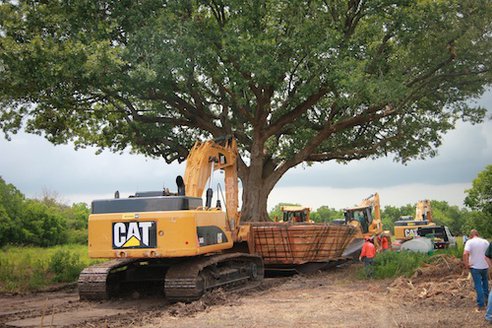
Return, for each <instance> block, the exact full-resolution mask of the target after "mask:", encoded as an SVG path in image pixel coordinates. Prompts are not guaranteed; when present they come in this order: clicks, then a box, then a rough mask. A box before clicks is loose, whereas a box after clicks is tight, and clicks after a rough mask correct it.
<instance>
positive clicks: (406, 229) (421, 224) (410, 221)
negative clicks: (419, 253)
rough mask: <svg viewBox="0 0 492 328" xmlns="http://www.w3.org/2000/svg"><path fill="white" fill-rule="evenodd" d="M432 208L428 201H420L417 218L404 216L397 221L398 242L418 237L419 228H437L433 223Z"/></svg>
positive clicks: (396, 233) (416, 212)
mask: <svg viewBox="0 0 492 328" xmlns="http://www.w3.org/2000/svg"><path fill="white" fill-rule="evenodd" d="M432 219H433V217H432V207H431V202H430V200H428V199H424V200H419V201H418V202H417V205H416V206H415V216H414V217H412V216H402V217H400V219H399V220H398V221H395V226H394V236H395V239H397V240H408V239H412V238H413V237H415V236H417V235H418V233H417V232H418V229H419V228H428V227H435V226H436V224H435V223H434V222H432Z"/></svg>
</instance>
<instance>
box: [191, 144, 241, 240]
mask: <svg viewBox="0 0 492 328" xmlns="http://www.w3.org/2000/svg"><path fill="white" fill-rule="evenodd" d="M237 156H238V148H237V143H236V140H235V139H234V138H232V137H228V138H224V139H216V140H209V141H206V142H200V141H197V142H196V143H195V145H194V146H193V148H192V149H191V150H190V153H189V155H188V158H187V160H186V170H185V176H184V183H185V186H186V196H191V197H202V195H203V192H204V190H205V187H206V184H207V181H208V179H209V178H210V179H211V178H212V174H213V172H214V171H215V170H224V173H225V192H226V204H225V205H226V212H227V216H228V219H229V220H233V221H234V222H233V223H234V227H237V226H238V224H239V212H238V175H237ZM232 229H233V227H231V230H232Z"/></svg>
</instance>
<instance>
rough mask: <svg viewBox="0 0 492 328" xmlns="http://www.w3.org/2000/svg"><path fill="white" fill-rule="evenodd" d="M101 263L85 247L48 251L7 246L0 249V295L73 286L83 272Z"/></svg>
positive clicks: (59, 248) (75, 246)
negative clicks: (64, 283) (92, 258)
mask: <svg viewBox="0 0 492 328" xmlns="http://www.w3.org/2000/svg"><path fill="white" fill-rule="evenodd" d="M96 262H100V260H91V259H89V257H88V256H87V246H85V245H63V246H55V247H49V248H41V247H17V246H6V247H4V248H2V249H0V292H27V291H36V290H39V289H42V288H45V287H47V286H49V285H52V284H54V283H60V282H74V281H76V280H77V277H78V275H79V273H80V271H82V269H83V268H85V267H86V266H89V265H91V264H93V263H96Z"/></svg>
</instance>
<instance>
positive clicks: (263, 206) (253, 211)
mask: <svg viewBox="0 0 492 328" xmlns="http://www.w3.org/2000/svg"><path fill="white" fill-rule="evenodd" d="M271 191H272V188H271V187H268V186H266V184H265V181H264V180H262V179H261V176H260V177H257V176H256V175H255V177H253V178H252V177H251V176H250V177H249V178H247V179H245V180H243V198H242V199H243V205H242V207H241V221H242V222H248V221H268V220H269V218H268V210H267V201H268V195H269V194H270V192H271Z"/></svg>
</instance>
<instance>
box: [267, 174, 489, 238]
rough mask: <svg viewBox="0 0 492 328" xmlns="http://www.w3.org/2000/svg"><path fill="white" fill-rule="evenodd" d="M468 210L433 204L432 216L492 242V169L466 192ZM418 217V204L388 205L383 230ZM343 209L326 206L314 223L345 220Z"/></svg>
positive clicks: (459, 231)
mask: <svg viewBox="0 0 492 328" xmlns="http://www.w3.org/2000/svg"><path fill="white" fill-rule="evenodd" d="M465 192H466V194H467V196H466V198H465V201H464V205H466V207H465V208H461V207H458V206H455V205H449V204H448V202H446V201H441V200H431V206H432V214H433V218H434V222H435V223H436V224H437V225H446V226H448V227H449V228H450V229H451V232H452V233H453V234H454V235H462V234H468V232H469V231H470V229H473V228H474V229H478V231H480V233H481V234H482V236H484V237H486V238H492V165H488V166H487V167H486V168H485V169H484V170H483V171H481V172H480V173H479V174H478V176H477V177H476V178H475V180H473V183H472V187H471V188H470V189H468V190H466V191H465ZM285 205H300V204H290V203H280V204H278V205H276V206H275V207H274V208H273V209H272V211H270V213H269V215H270V218H271V219H272V220H273V219H274V218H275V217H278V218H281V217H282V212H281V210H280V209H281V206H285ZM408 215H410V216H415V204H407V205H404V206H400V207H396V206H391V205H387V206H384V207H382V208H381V219H382V221H383V228H384V229H385V230H389V231H391V232H393V227H394V223H395V221H397V220H399V218H400V217H402V216H408ZM343 218H344V217H343V209H339V210H337V209H335V208H332V207H330V206H328V205H323V206H321V207H319V208H318V209H316V210H314V211H311V219H312V220H314V221H315V222H331V221H333V220H336V219H343Z"/></svg>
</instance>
